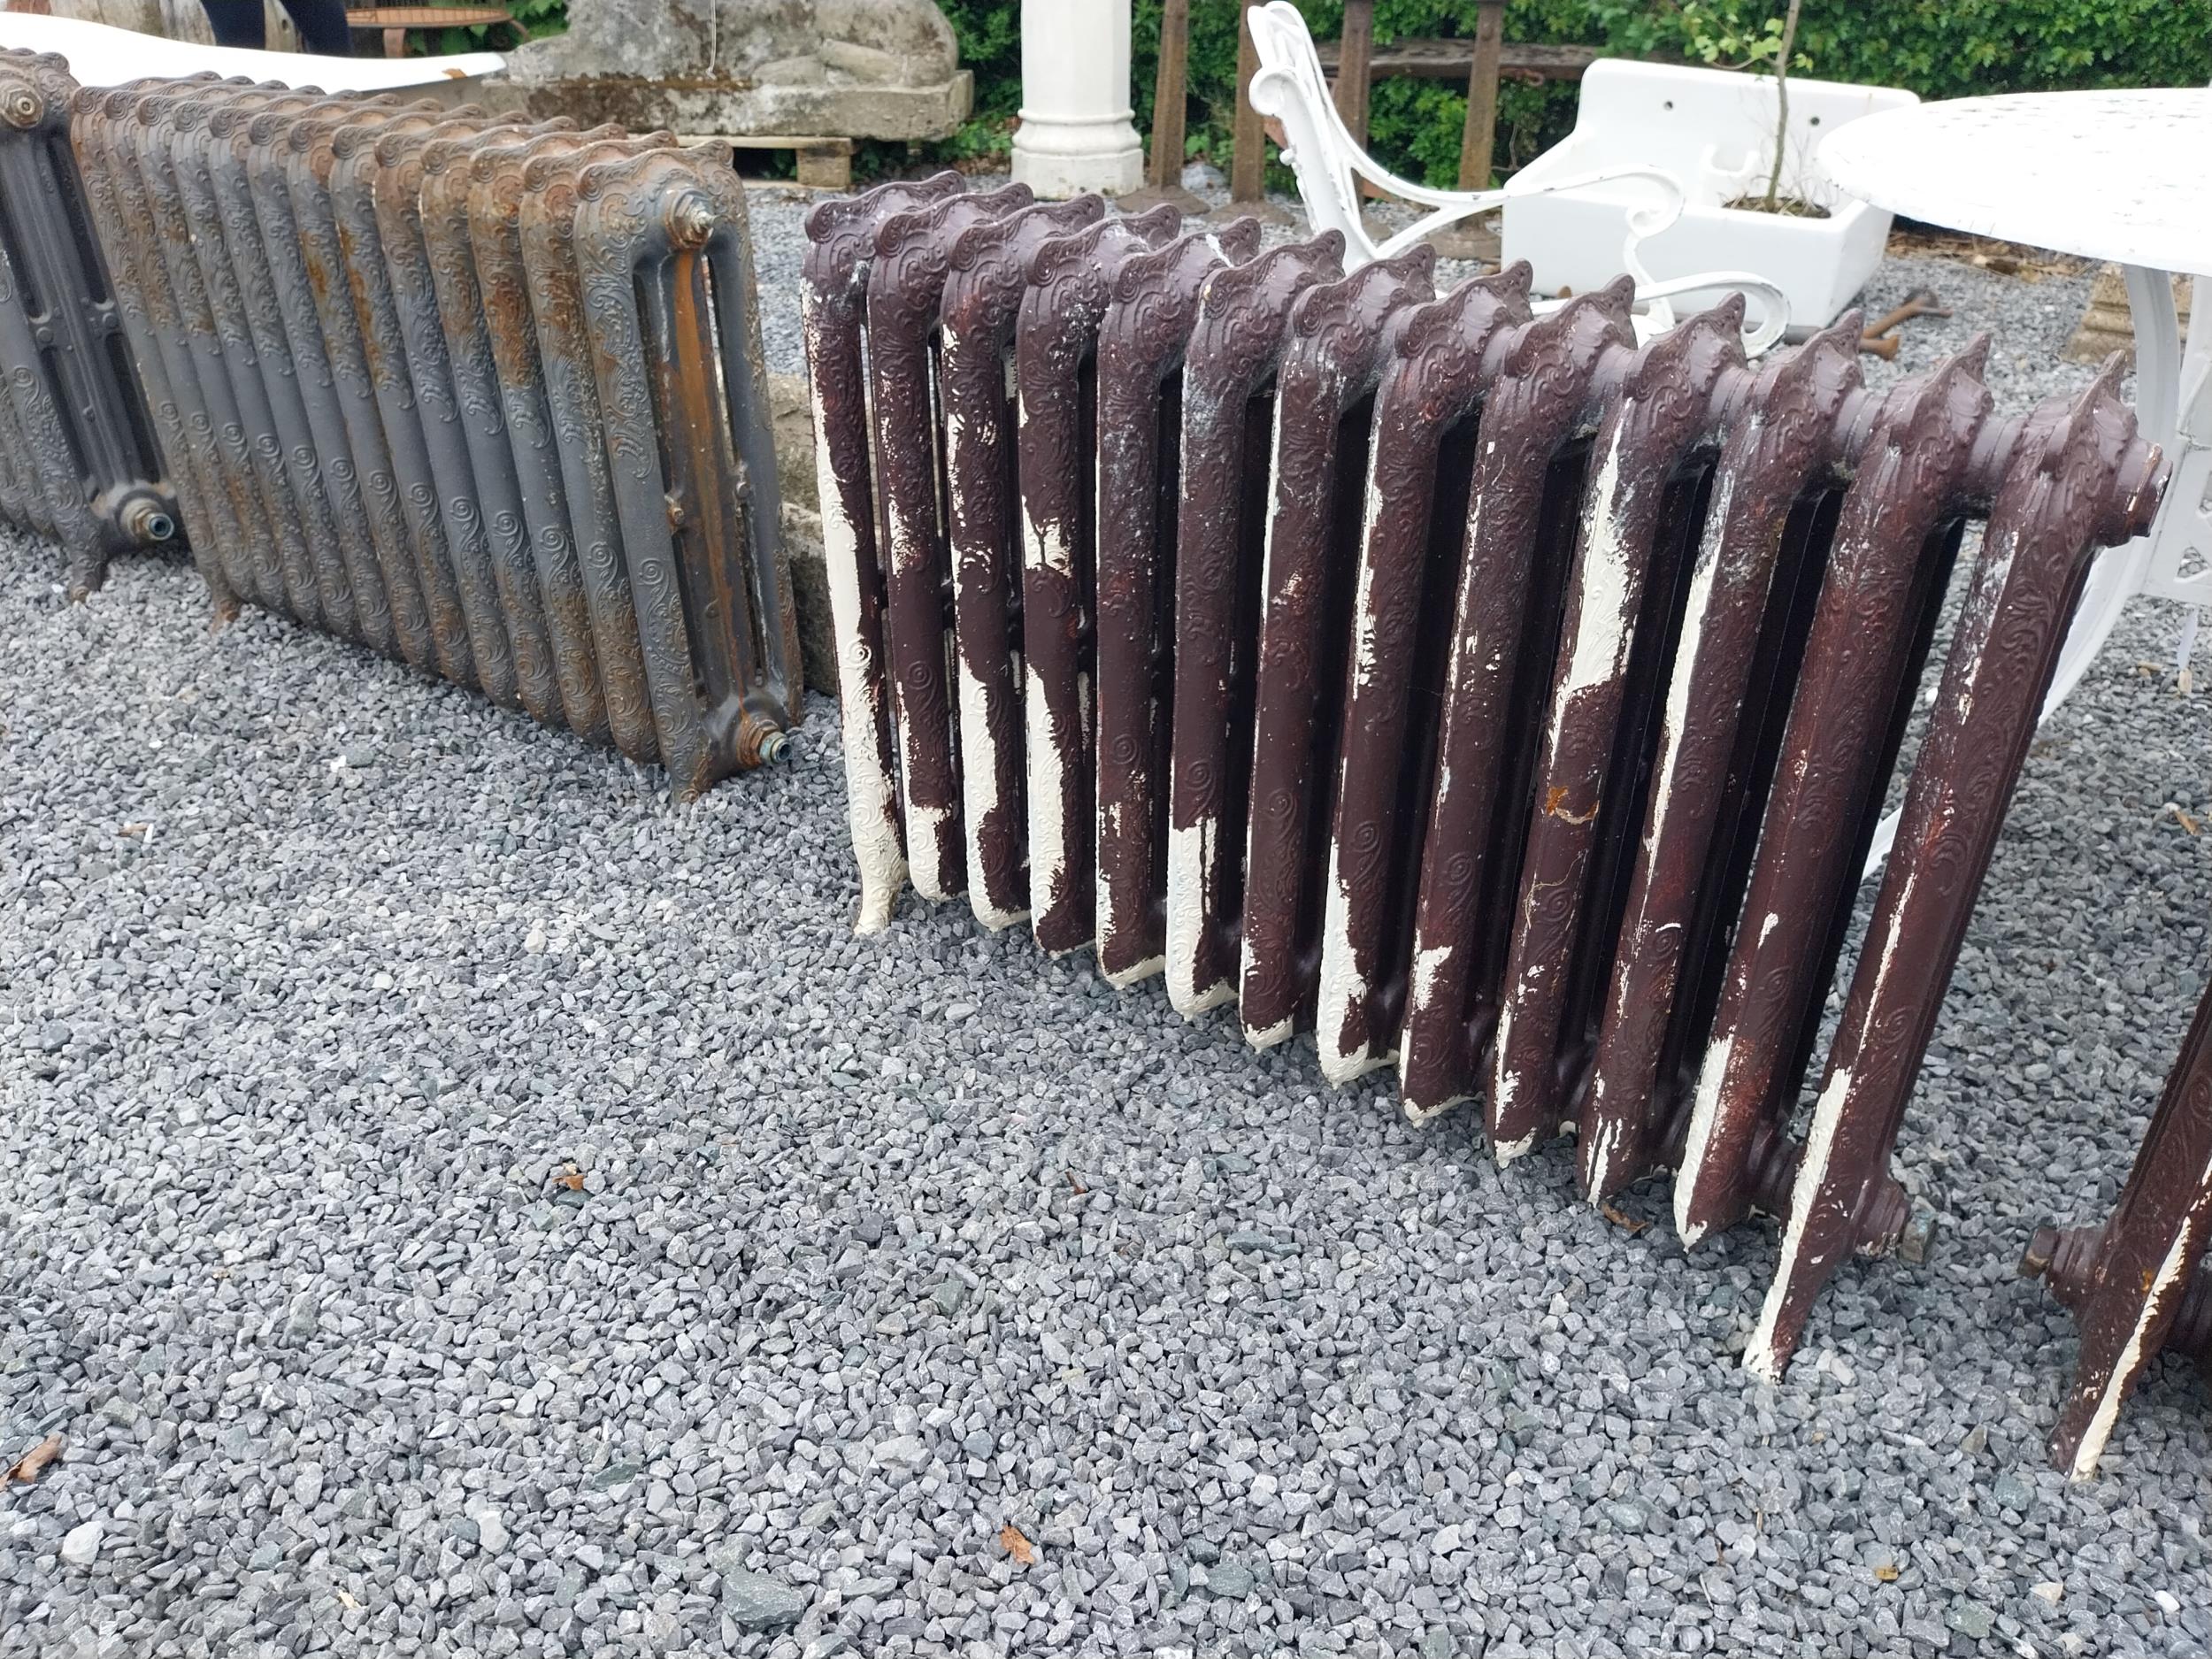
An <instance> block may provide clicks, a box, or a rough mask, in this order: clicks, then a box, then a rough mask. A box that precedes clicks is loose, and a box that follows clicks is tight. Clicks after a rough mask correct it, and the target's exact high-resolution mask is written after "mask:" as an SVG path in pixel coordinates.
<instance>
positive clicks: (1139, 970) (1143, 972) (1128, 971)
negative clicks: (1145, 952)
mask: <svg viewBox="0 0 2212 1659" xmlns="http://www.w3.org/2000/svg"><path fill="white" fill-rule="evenodd" d="M1166 966H1167V958H1166V957H1165V956H1147V957H1146V958H1145V959H1144V960H1143V961H1142V962H1140V963H1135V964H1132V965H1131V966H1129V967H1126V968H1124V969H1123V970H1122V971H1121V972H1119V973H1109V974H1106V983H1107V984H1109V985H1110V986H1112V987H1114V989H1116V990H1117V991H1125V990H1127V989H1128V988H1129V987H1131V986H1133V985H1134V984H1136V983H1137V982H1138V981H1139V980H1141V979H1150V978H1151V977H1152V976H1153V975H1154V974H1156V973H1157V972H1160V970H1161V969H1163V968H1164V967H1166ZM1101 972H1103V970H1101Z"/></svg>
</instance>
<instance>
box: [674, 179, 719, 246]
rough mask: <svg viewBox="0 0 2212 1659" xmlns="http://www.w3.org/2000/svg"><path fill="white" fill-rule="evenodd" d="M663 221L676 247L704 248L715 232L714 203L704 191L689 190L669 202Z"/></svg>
mask: <svg viewBox="0 0 2212 1659" xmlns="http://www.w3.org/2000/svg"><path fill="white" fill-rule="evenodd" d="M662 222H663V223H664V225H666V226H667V227H668V240H669V242H671V243H672V245H674V246H675V247H678V248H703V247H704V246H705V245H706V241H707V238H708V237H710V236H711V235H712V234H714V225H715V214H714V204H713V203H712V202H710V201H709V200H708V199H707V197H706V195H705V193H704V192H703V191H699V190H687V191H685V192H684V193H683V194H682V195H681V196H677V197H676V198H675V199H674V200H672V202H670V203H669V204H668V211H667V213H666V215H665V216H664V219H663V220H662Z"/></svg>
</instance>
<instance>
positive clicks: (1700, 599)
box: [1644, 472, 1735, 858]
mask: <svg viewBox="0 0 2212 1659" xmlns="http://www.w3.org/2000/svg"><path fill="white" fill-rule="evenodd" d="M1734 489H1735V480H1734V478H1733V476H1732V475H1731V474H1728V473H1725V472H1724V474H1723V476H1722V478H1721V481H1720V485H1719V488H1718V489H1717V491H1716V492H1715V494H1716V495H1717V500H1716V502H1715V503H1714V506H1713V513H1712V516H1711V517H1710V518H1708V519H1707V520H1706V526H1705V544H1704V546H1702V547H1701V548H1700V549H1698V558H1697V568H1696V569H1695V570H1694V571H1693V572H1691V575H1690V597H1689V603H1688V607H1687V609H1686V611H1684V613H1683V618H1682V641H1681V643H1680V644H1679V645H1678V646H1677V647H1676V648H1675V653H1674V672H1673V674H1672V675H1671V677H1670V679H1669V680H1668V681H1667V701H1666V708H1665V711H1664V715H1663V725H1662V726H1661V728H1660V736H1659V759H1658V764H1656V765H1655V766H1654V767H1653V769H1652V787H1651V809H1650V813H1649V816H1648V817H1647V818H1646V820H1645V831H1644V856H1645V857H1647V858H1649V857H1651V856H1653V855H1654V854H1655V853H1656V852H1657V851H1658V840H1659V826H1661V825H1663V824H1664V823H1665V822H1666V821H1667V813H1668V810H1669V809H1670V808H1671V806H1672V805H1673V803H1674V786H1675V780H1676V779H1677V777H1678V774H1679V772H1680V771H1681V768H1682V741H1683V734H1684V733H1686V731H1687V730H1688V727H1689V724H1690V688H1691V687H1692V685H1693V684H1694V682H1695V680H1696V673H1697V666H1698V657H1699V654H1700V652H1701V651H1702V650H1703V649H1704V643H1705V624H1706V621H1707V618H1708V614H1709V611H1711V609H1712V603H1713V587H1714V584H1715V582H1716V581H1717V580H1718V578H1719V573H1720V550H1719V542H1720V526H1721V525H1722V524H1723V523H1724V520H1725V518H1726V516H1727V512H1728V497H1729V496H1730V495H1732V493H1733V492H1734Z"/></svg>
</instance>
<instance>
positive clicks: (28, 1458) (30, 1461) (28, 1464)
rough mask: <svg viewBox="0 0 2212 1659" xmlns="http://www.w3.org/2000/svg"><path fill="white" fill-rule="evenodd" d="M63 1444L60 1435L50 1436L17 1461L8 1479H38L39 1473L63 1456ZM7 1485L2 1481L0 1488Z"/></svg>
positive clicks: (9, 1472)
mask: <svg viewBox="0 0 2212 1659" xmlns="http://www.w3.org/2000/svg"><path fill="white" fill-rule="evenodd" d="M62 1444H63V1442H62V1438H61V1436H60V1435H58V1434H49V1435H48V1436H47V1437H46V1438H45V1439H44V1440H41V1441H40V1442H39V1443H38V1444H37V1445H35V1446H34V1447H32V1448H31V1449H30V1450H29V1451H27V1452H26V1453H24V1454H23V1455H22V1456H20V1457H19V1458H17V1459H16V1460H15V1463H14V1466H13V1467H12V1468H11V1469H10V1470H9V1471H8V1479H9V1480H36V1479H38V1474H39V1471H40V1470H42V1469H43V1468H45V1467H46V1465H47V1464H49V1463H52V1462H53V1461H54V1459H56V1458H57V1457H59V1456H60V1455H61V1448H62ZM5 1484H6V1482H5V1481H0V1486H4V1485H5Z"/></svg>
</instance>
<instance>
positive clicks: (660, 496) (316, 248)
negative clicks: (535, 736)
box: [73, 77, 802, 794]
mask: <svg viewBox="0 0 2212 1659" xmlns="http://www.w3.org/2000/svg"><path fill="white" fill-rule="evenodd" d="M73 138H74V142H75V146H76V150H77V155H78V157H79V159H80V162H81V167H82V172H83V175H84V180H85V183H86V186H87V189H88V198H89V202H90V206H91V212H92V219H93V221H94V223H95V224H96V227H97V228H98V231H99V234H100V238H101V240H102V242H104V243H105V245H106V247H107V248H108V250H109V252H110V256H111V264H112V265H113V268H114V270H115V275H116V287H117V292H118V296H119V301H120V308H121V311H122V315H123V319H124V323H125V326H126V328H127V333H128V335H129V340H130V345H131V348H132V351H133V354H134V357H135V360H136V365H137V368H138V372H139V373H140V375H141V377H142V380H144V383H145V384H146V386H147V388H149V393H150V396H149V402H150V403H151V404H152V405H153V408H154V411H155V425H156V429H157V431H158V433H159V435H160V440H161V443H162V446H163V448H164V449H165V450H166V452H167V453H168V454H169V456H170V457H172V459H173V461H174V462H175V463H176V464H177V488H178V493H179V495H180V497H181V500H182V503H183V511H184V518H185V522H186V524H187V526H188V528H189V530H190V532H191V539H192V543H193V547H194V549H195V551H196V555H197V557H198V560H199V565H200V568H201V571H202V572H203V574H204V576H205V578H206V580H207V584H208V587H209V588H210V590H211V593H212V595H214V598H215V601H216V604H217V607H218V611H219V614H223V615H227V614H230V613H233V612H234V611H235V609H236V606H237V604H238V603H239V601H240V600H242V599H246V600H251V601H253V602H254V603H258V604H260V605H263V606H265V607H266V608H267V609H269V610H272V611H280V612H281V613H283V614H285V615H287V616H289V617H293V618H297V619H298V620H300V621H302V622H304V623H306V624H308V625H309V626H315V627H319V628H323V629H325V630H326V631H328V632H330V633H332V634H338V635H340V636H341V637H343V638H346V639H349V640H353V641H357V642H359V643H361V644H363V645H365V646H367V647H369V648H370V649H374V650H378V651H380V652H383V653H385V654H387V655H389V656H393V657H398V658H400V659H402V660H403V661H405V662H408V663H410V664H414V665H415V666H417V667H419V668H422V669H424V670H426V671H427V672H434V673H437V674H440V675H442V676H443V677H445V678H447V679H449V680H455V681H457V682H459V683H461V684H463V685H468V686H472V687H477V688H479V689H480V690H481V691H482V692H483V693H484V694H485V695H487V696H488V697H490V698H491V699H492V700H493V701H495V702H496V703H501V704H503V705H505V706H507V707H510V708H521V709H526V710H528V711H529V712H530V713H531V714H532V715H534V716H535V717H536V718H538V719H540V720H542V721H545V722H548V723H549V724H559V725H565V726H568V727H570V728H571V729H572V730H574V731H575V732H577V733H579V734H580V735H582V736H584V737H586V738H588V739H590V740H592V741H602V742H611V743H612V744H613V745H614V746H615V747H616V748H618V749H620V750H621V751H622V752H623V753H624V754H626V755H627V756H629V757H632V758H633V759H635V760H639V761H643V762H650V761H658V762H660V763H661V764H664V766H666V768H667V769H668V772H669V774H670V778H671V780H672V783H673V784H674V786H675V787H677V789H678V790H679V792H680V793H683V794H691V793H695V792H696V791H698V790H700V789H703V788H704V787H706V786H707V785H709V784H710V783H711V782H713V781H714V780H716V779H717V778H719V777H721V776H723V775H725V774H726V773H728V772H732V771H733V770H737V769H740V768H744V767H749V766H753V765H757V764H760V763H761V762H763V761H764V760H767V759H769V758H772V757H774V756H775V755H776V754H778V753H780V751H781V749H783V747H784V745H785V743H786V741H787V739H786V736H785V734H786V733H787V731H788V730H789V729H790V728H791V727H792V726H795V725H796V724H797V722H798V720H799V718H800V715H801V711H802V703H801V699H800V689H799V678H798V650H797V634H796V624H795V618H794V616H793V612H792V610H791V603H790V595H789V579H788V575H787V572H785V571H784V570H783V569H782V567H781V565H780V559H779V557H778V555H779V550H780V530H779V526H778V502H777V488H776V469H775V456H774V449H773V445H772V439H771V435H770V427H769V413H768V400H767V395H766V379H765V375H764V373H763V369H762V364H761V347H760V332H759V322H758V316H757V305H756V303H755V296H754V292H753V280H752V269H751V255H750V250H749V244H748V241H747V234H748V233H747V229H746V218H745V202H744V192H743V189H742V188H741V186H740V184H739V182H738V180H737V179H736V177H735V175H734V173H733V172H732V171H731V168H730V165H729V157H728V154H727V151H726V150H719V149H714V148H707V149H702V150H679V149H677V148H676V147H675V145H674V143H673V142H672V140H671V139H670V138H669V136H668V135H667V134H653V135H650V136H646V137H639V138H633V137H629V136H627V135H626V134H622V133H621V132H619V131H618V129H615V128H611V127H601V128H596V129H594V130H592V131H589V132H577V131H575V130H573V124H572V123H568V122H548V123H542V124H540V125H536V126H529V125H524V124H521V123H520V122H518V121H517V120H515V119H509V118H506V117H499V116H493V115H488V114H486V113H484V112H483V111H477V110H473V109H468V108H464V109H460V110H451V109H443V108H440V107H438V106H436V105H434V104H399V103H397V102H396V101H394V100H392V99H389V98H364V97H358V96H342V97H325V96H321V95H320V94H319V93H315V92H312V91H305V92H300V91H293V90H291V89H289V88H284V87H280V86H260V87H253V86H248V85H246V84H244V83H242V82H235V81H220V82H219V81H214V80H212V79H211V78H208V77H199V78H196V79H193V80H189V81H142V82H138V83H134V85H131V86H127V87H123V88H117V89H115V90H112V91H84V92H80V93H79V94H78V95H77V96H76V100H75V113H74V120H73Z"/></svg>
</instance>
